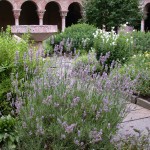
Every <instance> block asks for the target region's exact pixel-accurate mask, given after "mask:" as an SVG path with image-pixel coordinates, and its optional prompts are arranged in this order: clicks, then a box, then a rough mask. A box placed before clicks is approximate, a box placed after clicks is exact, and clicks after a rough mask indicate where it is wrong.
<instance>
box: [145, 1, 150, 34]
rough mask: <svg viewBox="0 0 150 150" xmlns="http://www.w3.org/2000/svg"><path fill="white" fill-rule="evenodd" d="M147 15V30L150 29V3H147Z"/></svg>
mask: <svg viewBox="0 0 150 150" xmlns="http://www.w3.org/2000/svg"><path fill="white" fill-rule="evenodd" d="M145 8H146V12H147V17H146V20H145V31H150V3H148V4H147V5H146V7H145Z"/></svg>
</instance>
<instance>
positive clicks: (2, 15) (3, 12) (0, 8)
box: [0, 0, 15, 30]
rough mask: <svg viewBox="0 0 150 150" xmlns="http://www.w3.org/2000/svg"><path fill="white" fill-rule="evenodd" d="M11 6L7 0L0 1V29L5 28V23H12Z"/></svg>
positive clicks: (13, 20)
mask: <svg viewBox="0 0 150 150" xmlns="http://www.w3.org/2000/svg"><path fill="white" fill-rule="evenodd" d="M14 24H15V19H14V15H13V7H12V5H11V3H10V2H8V1H3V0H2V1H0V29H2V28H3V30H5V29H6V27H7V25H14Z"/></svg>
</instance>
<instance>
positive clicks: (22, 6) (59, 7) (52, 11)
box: [0, 0, 150, 41]
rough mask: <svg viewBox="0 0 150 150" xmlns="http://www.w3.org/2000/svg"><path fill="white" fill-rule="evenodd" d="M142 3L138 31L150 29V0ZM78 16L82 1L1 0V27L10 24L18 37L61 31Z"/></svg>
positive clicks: (39, 39)
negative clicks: (26, 34)
mask: <svg viewBox="0 0 150 150" xmlns="http://www.w3.org/2000/svg"><path fill="white" fill-rule="evenodd" d="M141 3H142V10H143V12H144V14H145V17H144V19H143V20H142V21H141V31H144V30H146V31H147V30H150V0H141ZM80 18H82V0H0V28H3V30H5V29H6V27H7V25H11V26H12V32H13V33H15V34H17V35H19V36H20V35H21V34H22V33H24V32H27V31H28V30H29V31H30V32H31V34H32V35H33V39H35V40H36V41H42V40H44V39H45V38H47V37H48V36H49V34H50V33H55V32H58V30H59V31H64V29H65V27H68V26H70V25H72V24H75V23H77V22H78V20H79V19H80ZM42 33H43V34H42Z"/></svg>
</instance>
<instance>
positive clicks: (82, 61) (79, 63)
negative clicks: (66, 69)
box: [73, 51, 103, 74]
mask: <svg viewBox="0 0 150 150" xmlns="http://www.w3.org/2000/svg"><path fill="white" fill-rule="evenodd" d="M87 66H90V70H89V74H94V73H96V72H100V73H101V72H102V71H103V67H102V65H101V64H100V63H99V62H98V60H97V59H96V54H95V52H94V51H93V52H89V54H84V55H81V56H78V57H77V58H76V59H75V60H74V63H73V70H75V71H77V72H78V71H79V70H81V69H84V68H86V67H87Z"/></svg>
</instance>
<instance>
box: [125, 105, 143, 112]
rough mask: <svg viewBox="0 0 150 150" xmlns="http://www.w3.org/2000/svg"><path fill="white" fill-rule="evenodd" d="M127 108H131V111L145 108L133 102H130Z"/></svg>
mask: <svg viewBox="0 0 150 150" xmlns="http://www.w3.org/2000/svg"><path fill="white" fill-rule="evenodd" d="M127 109H130V110H131V111H135V110H141V109H143V107H141V106H138V105H136V104H133V103H128V104H127Z"/></svg>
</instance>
